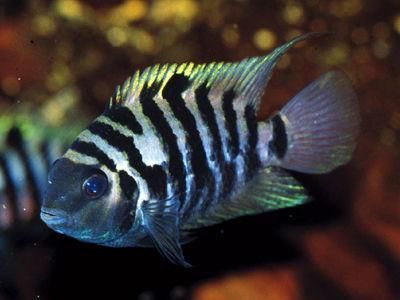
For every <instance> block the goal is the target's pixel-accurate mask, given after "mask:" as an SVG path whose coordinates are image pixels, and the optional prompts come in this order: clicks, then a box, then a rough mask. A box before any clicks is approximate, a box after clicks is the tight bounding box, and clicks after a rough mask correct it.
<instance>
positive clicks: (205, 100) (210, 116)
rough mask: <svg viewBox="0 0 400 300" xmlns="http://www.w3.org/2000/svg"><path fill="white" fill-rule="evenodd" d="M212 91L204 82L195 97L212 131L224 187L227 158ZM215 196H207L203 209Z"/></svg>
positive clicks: (212, 140) (212, 139)
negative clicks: (213, 103)
mask: <svg viewBox="0 0 400 300" xmlns="http://www.w3.org/2000/svg"><path fill="white" fill-rule="evenodd" d="M209 92H210V89H209V88H207V84H206V83H204V84H202V85H201V86H199V87H198V88H197V89H196V90H195V99H196V104H197V107H198V109H199V112H200V116H201V118H202V120H203V122H204V124H205V125H206V126H207V127H208V129H209V131H210V133H211V144H212V150H211V153H212V155H211V157H214V159H215V160H216V161H217V163H218V166H219V169H220V172H221V177H222V179H221V182H220V183H219V184H220V185H221V186H222V187H224V186H225V184H226V179H227V177H226V176H225V171H224V167H223V166H224V162H225V158H224V155H223V150H222V139H221V134H220V132H219V128H218V123H217V118H216V116H215V111H214V108H213V107H212V105H211V102H210V99H209V97H208V93H209ZM213 183H214V187H213V190H216V189H217V186H216V184H217V182H216V180H215V179H214V180H213ZM213 200H214V199H213V197H212V196H211V194H210V195H209V197H206V199H205V200H204V203H203V204H202V209H204V210H206V209H207V208H208V207H209V206H210V204H211V203H212V201H213Z"/></svg>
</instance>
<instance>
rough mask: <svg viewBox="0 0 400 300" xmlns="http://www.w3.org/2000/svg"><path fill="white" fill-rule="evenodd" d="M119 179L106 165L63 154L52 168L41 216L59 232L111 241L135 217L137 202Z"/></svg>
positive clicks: (118, 235) (123, 230)
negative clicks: (66, 156) (122, 187)
mask: <svg viewBox="0 0 400 300" xmlns="http://www.w3.org/2000/svg"><path fill="white" fill-rule="evenodd" d="M117 183H118V181H117V179H116V178H115V175H114V173H113V172H111V171H109V170H108V169H107V168H105V167H104V166H99V165H96V164H94V165H87V164H83V163H77V162H76V161H72V160H70V159H68V158H65V157H62V158H60V159H59V160H57V161H56V162H55V163H54V164H53V166H52V168H51V169H50V172H49V176H48V182H47V188H46V193H45V197H44V199H43V203H42V208H41V214H40V216H41V219H42V220H43V221H44V222H45V223H46V224H47V225H48V226H49V227H50V228H52V229H53V230H55V231H57V232H59V233H62V234H65V235H68V236H70V237H73V238H76V239H78V240H81V241H84V242H90V243H96V244H101V245H110V244H112V241H113V240H117V239H119V238H120V237H121V236H123V235H124V234H126V233H127V232H128V231H129V229H130V227H131V225H132V224H133V221H134V213H133V212H134V209H135V208H134V207H133V206H134V202H133V201H132V199H127V197H126V196H125V195H124V193H123V192H120V189H119V188H118V184H117Z"/></svg>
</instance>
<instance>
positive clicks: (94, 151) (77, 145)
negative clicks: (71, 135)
mask: <svg viewBox="0 0 400 300" xmlns="http://www.w3.org/2000/svg"><path fill="white" fill-rule="evenodd" d="M70 149H71V150H74V151H76V152H79V153H81V154H85V155H87V156H91V157H94V158H96V159H97V160H98V161H99V162H100V163H101V164H104V165H105V166H106V167H107V168H109V169H110V170H111V171H113V172H115V171H116V170H117V167H116V166H115V163H114V161H113V160H112V159H110V158H109V157H108V155H107V154H106V153H104V152H103V151H101V150H100V149H99V148H98V147H97V146H96V144H94V143H93V142H84V141H80V140H76V141H75V142H73V143H72V145H71V147H70Z"/></svg>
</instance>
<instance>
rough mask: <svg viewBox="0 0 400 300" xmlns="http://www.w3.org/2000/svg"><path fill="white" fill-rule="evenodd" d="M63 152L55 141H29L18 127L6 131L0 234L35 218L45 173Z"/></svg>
mask: <svg viewBox="0 0 400 300" xmlns="http://www.w3.org/2000/svg"><path fill="white" fill-rule="evenodd" d="M63 149H65V147H63V145H62V143H61V141H59V140H56V139H40V140H38V141H31V140H30V139H28V138H27V137H26V136H25V135H24V134H23V131H22V130H21V128H20V127H19V126H18V124H15V125H14V126H12V127H11V128H9V129H7V131H6V132H5V138H4V140H3V146H2V148H1V149H0V230H6V229H9V228H10V227H11V226H12V225H14V224H17V223H19V222H26V221H30V220H32V219H33V218H34V217H36V216H37V215H38V210H39V209H40V206H41V203H40V199H43V197H44V191H45V187H46V178H47V173H48V171H49V168H50V166H51V164H52V162H53V161H55V160H56V158H57V157H59V156H60V155H61V154H62V153H63Z"/></svg>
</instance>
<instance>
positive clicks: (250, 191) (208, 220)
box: [197, 167, 310, 226]
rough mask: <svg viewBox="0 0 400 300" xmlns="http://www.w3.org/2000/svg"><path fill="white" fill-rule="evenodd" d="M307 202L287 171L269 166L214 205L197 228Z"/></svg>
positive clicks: (305, 193)
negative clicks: (227, 197)
mask: <svg viewBox="0 0 400 300" xmlns="http://www.w3.org/2000/svg"><path fill="white" fill-rule="evenodd" d="M309 200H310V197H309V196H308V194H307V192H306V190H305V189H304V187H303V186H302V185H301V184H300V183H299V182H298V181H297V180H296V179H295V178H294V177H293V176H291V175H290V174H289V173H288V172H287V171H285V170H283V169H281V168H278V167H268V168H265V169H263V170H262V171H260V173H259V174H257V175H256V176H255V177H254V178H253V179H252V180H251V181H250V182H249V183H248V184H247V185H246V186H245V187H244V188H243V189H242V190H241V191H240V192H239V193H238V194H237V195H236V196H234V197H233V198H231V199H227V200H223V201H221V202H220V203H218V204H216V205H215V206H214V207H213V208H212V209H211V210H210V211H209V212H207V213H206V215H204V216H203V218H201V219H199V220H197V222H198V223H199V224H198V225H202V226H210V225H213V224H217V223H220V222H223V221H226V220H229V219H233V218H237V217H240V216H245V215H255V214H260V213H264V212H267V211H272V210H277V209H282V208H287V207H292V206H297V205H301V204H304V203H305V202H307V201H309Z"/></svg>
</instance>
